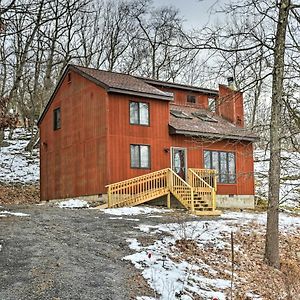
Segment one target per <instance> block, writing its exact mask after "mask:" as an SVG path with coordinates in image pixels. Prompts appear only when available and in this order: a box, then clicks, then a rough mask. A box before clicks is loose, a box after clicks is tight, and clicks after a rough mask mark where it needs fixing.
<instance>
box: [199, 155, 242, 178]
mask: <svg viewBox="0 0 300 300" xmlns="http://www.w3.org/2000/svg"><path fill="white" fill-rule="evenodd" d="M204 167H205V168H206V169H215V170H217V173H218V175H219V176H218V182H219V183H235V182H236V166H235V153H234V152H225V151H211V150H205V151H204Z"/></svg>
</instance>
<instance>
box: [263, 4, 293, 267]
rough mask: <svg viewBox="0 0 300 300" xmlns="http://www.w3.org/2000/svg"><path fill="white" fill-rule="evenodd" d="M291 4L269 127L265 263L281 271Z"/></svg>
mask: <svg viewBox="0 0 300 300" xmlns="http://www.w3.org/2000/svg"><path fill="white" fill-rule="evenodd" d="M290 5H291V3H290V0H282V1H281V2H280V4H279V15H278V22H277V31H276V39H275V49H274V66H273V80H272V108H271V124H270V168H269V195H268V198H269V203H268V216H267V233H266V245H265V261H266V263H267V264H268V265H269V266H272V267H275V268H279V267H280V260H279V232H278V219H279V212H278V208H279V191H280V169H281V168H280V151H281V142H280V133H281V112H282V104H283V99H282V97H283V78H284V53H285V40H286V29H287V25H288V15H289V10H290Z"/></svg>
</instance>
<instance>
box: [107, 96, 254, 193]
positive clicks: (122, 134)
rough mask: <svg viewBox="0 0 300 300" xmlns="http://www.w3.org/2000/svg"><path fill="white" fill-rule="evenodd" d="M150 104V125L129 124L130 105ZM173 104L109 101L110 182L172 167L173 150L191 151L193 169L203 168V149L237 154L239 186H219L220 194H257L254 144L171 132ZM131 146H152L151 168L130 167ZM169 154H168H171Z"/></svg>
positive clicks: (124, 98)
mask: <svg viewBox="0 0 300 300" xmlns="http://www.w3.org/2000/svg"><path fill="white" fill-rule="evenodd" d="M130 101H143V102H147V101H149V103H150V126H140V125H130V124H129V102H130ZM168 119H169V104H168V102H166V101H158V100H149V99H145V98H139V97H130V96H125V95H120V94H114V95H110V99H109V137H108V141H109V156H110V158H109V164H108V168H109V179H108V181H109V182H110V183H114V182H118V181H121V180H125V179H128V178H132V177H135V176H139V175H142V174H146V173H149V172H153V171H156V170H159V169H163V168H167V167H170V166H171V151H170V147H184V148H187V164H188V167H189V168H203V167H204V163H203V150H204V149H207V150H220V151H222V150H224V151H232V152H234V153H235V154H236V170H237V183H236V184H219V190H218V193H219V194H233V195H253V194H254V180H253V153H252V144H251V143H242V142H236V141H232V142H228V141H217V142H216V141H211V142H205V141H201V140H200V139H194V138H190V137H185V136H179V135H178V136H170V135H169V133H168V122H167V120H168ZM130 144H146V145H150V147H151V169H147V170H145V169H132V168H130ZM167 151H168V152H167Z"/></svg>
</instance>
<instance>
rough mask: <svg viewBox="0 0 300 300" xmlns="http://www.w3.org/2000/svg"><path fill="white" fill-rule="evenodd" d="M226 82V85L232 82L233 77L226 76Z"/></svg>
mask: <svg viewBox="0 0 300 300" xmlns="http://www.w3.org/2000/svg"><path fill="white" fill-rule="evenodd" d="M227 82H228V85H231V84H233V82H234V78H233V77H232V76H230V77H227Z"/></svg>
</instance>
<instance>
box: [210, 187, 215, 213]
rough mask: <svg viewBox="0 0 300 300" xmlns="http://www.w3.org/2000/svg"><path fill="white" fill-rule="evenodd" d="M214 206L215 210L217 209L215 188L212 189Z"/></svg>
mask: <svg viewBox="0 0 300 300" xmlns="http://www.w3.org/2000/svg"><path fill="white" fill-rule="evenodd" d="M211 191H212V208H213V210H216V191H215V189H212V190H211Z"/></svg>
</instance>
